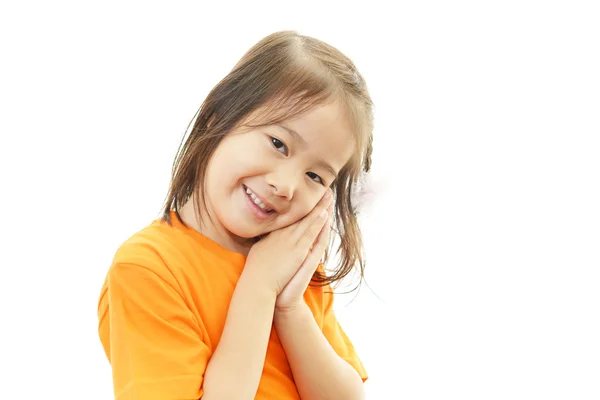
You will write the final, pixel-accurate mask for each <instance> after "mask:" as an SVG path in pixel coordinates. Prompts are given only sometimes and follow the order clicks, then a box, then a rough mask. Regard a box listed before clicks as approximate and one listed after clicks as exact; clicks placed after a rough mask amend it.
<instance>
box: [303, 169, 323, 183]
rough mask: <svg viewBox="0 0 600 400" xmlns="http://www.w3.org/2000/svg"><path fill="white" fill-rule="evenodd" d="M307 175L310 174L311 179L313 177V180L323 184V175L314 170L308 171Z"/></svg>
mask: <svg viewBox="0 0 600 400" xmlns="http://www.w3.org/2000/svg"><path fill="white" fill-rule="evenodd" d="M306 175H308V177H309V178H310V179H312V180H313V181H315V182H317V183H320V184H323V179H321V177H320V176H319V175H317V174H315V173H314V172H307V173H306Z"/></svg>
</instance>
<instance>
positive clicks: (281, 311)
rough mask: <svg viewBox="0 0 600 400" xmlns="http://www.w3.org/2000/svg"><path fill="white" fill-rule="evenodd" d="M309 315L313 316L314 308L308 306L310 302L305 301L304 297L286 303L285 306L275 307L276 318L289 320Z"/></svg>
mask: <svg viewBox="0 0 600 400" xmlns="http://www.w3.org/2000/svg"><path fill="white" fill-rule="evenodd" d="M307 315H310V316H312V310H311V309H310V307H308V304H306V303H305V302H304V298H301V299H300V300H299V301H297V302H294V303H292V304H286V305H285V306H276V307H275V314H274V319H275V320H288V319H296V318H299V317H305V316H307Z"/></svg>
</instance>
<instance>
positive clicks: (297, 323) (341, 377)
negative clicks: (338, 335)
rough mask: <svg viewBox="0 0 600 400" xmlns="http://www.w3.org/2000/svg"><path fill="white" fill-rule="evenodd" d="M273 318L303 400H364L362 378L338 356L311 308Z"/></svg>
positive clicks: (303, 307)
mask: <svg viewBox="0 0 600 400" xmlns="http://www.w3.org/2000/svg"><path fill="white" fill-rule="evenodd" d="M274 318H275V319H274V320H275V329H276V330H277V336H278V337H279V340H280V342H281V344H282V345H283V348H284V350H285V354H286V355H287V358H288V361H289V363H290V366H291V369H292V373H293V375H294V380H295V382H296V386H297V387H298V392H299V393H300V396H301V397H302V398H303V399H311V400H312V399H315V400H324V399H345V400H352V399H363V398H364V396H365V394H364V387H363V382H362V379H361V378H360V375H359V374H358V372H357V371H356V370H355V369H354V368H353V367H352V366H351V365H350V364H349V363H347V362H346V361H345V360H344V359H342V358H341V357H339V356H338V355H337V353H336V352H335V350H334V349H333V347H331V345H330V344H329V342H328V341H327V339H326V338H325V336H324V335H323V333H322V332H321V330H320V329H319V326H318V325H317V323H316V321H315V319H314V316H313V314H312V312H311V310H310V308H308V306H306V305H303V306H302V307H300V308H298V309H296V310H293V311H287V312H276V313H275V317H274Z"/></svg>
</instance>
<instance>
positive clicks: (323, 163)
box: [277, 125, 338, 179]
mask: <svg viewBox="0 0 600 400" xmlns="http://www.w3.org/2000/svg"><path fill="white" fill-rule="evenodd" d="M277 126H278V127H280V128H283V129H285V130H286V131H287V132H288V133H289V134H290V135H291V136H292V138H294V140H295V141H297V142H300V143H301V144H302V145H306V140H304V138H303V137H302V136H300V135H299V134H298V132H296V131H295V130H293V129H291V128H288V127H287V126H283V125H277ZM318 164H319V165H320V166H322V167H324V168H326V169H328V170H329V172H331V173H332V174H333V176H334V177H335V179H337V176H338V174H337V172H335V169H333V167H332V166H331V165H329V164H328V163H327V162H326V161H325V160H318Z"/></svg>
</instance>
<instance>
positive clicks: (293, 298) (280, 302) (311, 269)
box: [275, 190, 333, 313]
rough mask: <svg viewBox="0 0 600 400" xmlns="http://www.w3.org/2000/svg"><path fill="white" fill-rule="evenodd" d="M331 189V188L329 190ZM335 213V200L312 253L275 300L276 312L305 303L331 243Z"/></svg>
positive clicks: (291, 308)
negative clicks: (314, 277) (307, 292)
mask: <svg viewBox="0 0 600 400" xmlns="http://www.w3.org/2000/svg"><path fill="white" fill-rule="evenodd" d="M328 191H329V190H328ZM332 214H333V202H331V203H330V204H329V207H328V208H327V215H328V218H327V223H325V224H324V225H323V227H322V228H321V231H320V232H319V236H318V237H317V239H316V240H315V242H314V243H313V245H312V249H311V250H310V253H309V254H308V256H307V257H306V260H305V261H304V263H303V264H302V266H300V268H299V269H298V271H297V272H296V274H295V275H294V276H293V277H292V279H290V281H289V282H288V284H287V285H286V286H285V287H284V288H283V290H282V291H281V293H279V296H277V300H276V302H275V312H276V313H280V312H290V311H293V310H295V309H297V308H298V306H299V305H302V304H303V303H304V298H303V295H304V292H305V291H306V288H307V287H308V285H309V283H310V281H311V279H312V277H313V275H314V273H315V270H316V269H317V267H318V266H319V262H320V260H321V259H322V257H323V254H324V253H325V249H326V248H327V244H328V243H329V234H330V232H331V218H332Z"/></svg>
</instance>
